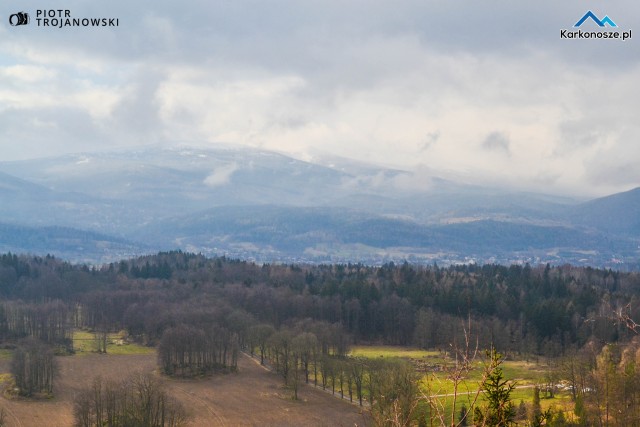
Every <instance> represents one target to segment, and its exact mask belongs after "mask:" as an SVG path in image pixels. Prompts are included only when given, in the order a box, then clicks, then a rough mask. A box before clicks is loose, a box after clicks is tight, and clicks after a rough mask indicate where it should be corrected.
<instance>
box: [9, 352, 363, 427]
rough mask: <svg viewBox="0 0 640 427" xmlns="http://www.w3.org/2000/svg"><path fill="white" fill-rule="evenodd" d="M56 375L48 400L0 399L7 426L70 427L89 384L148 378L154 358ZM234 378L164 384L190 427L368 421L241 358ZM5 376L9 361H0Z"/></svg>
mask: <svg viewBox="0 0 640 427" xmlns="http://www.w3.org/2000/svg"><path fill="white" fill-rule="evenodd" d="M58 362H59V366H60V375H59V377H58V380H57V381H56V383H55V389H54V392H55V397H54V398H53V399H51V400H38V401H31V400H25V399H7V398H6V397H5V396H2V397H0V407H1V408H4V410H5V413H6V416H5V418H6V421H7V425H8V426H20V427H43V426H44V427H49V426H50V427H54V426H65V427H66V426H72V425H73V399H74V396H75V395H76V394H77V393H79V392H80V390H81V389H82V388H84V387H87V386H88V385H89V384H90V383H91V381H92V379H93V378H94V377H95V376H97V375H100V376H102V377H103V378H105V379H119V378H122V377H124V376H126V375H127V374H128V373H130V372H136V371H142V372H153V371H154V370H155V369H156V357H155V355H153V354H151V355H122V356H121V355H118V356H115V355H106V356H104V355H98V354H91V355H86V356H73V357H71V356H69V357H60V358H58ZM239 370H240V372H239V373H237V374H226V375H215V376H212V377H210V378H208V379H203V380H177V379H165V383H166V384H167V388H168V390H169V392H170V393H171V394H172V395H173V396H174V397H176V398H177V399H179V400H180V401H181V402H182V403H183V404H184V406H185V408H187V410H188V412H189V414H190V416H191V418H190V424H189V425H191V426H207V427H208V426H248V425H256V426H258V425H259V426H354V425H358V426H363V425H369V424H370V421H369V417H368V416H367V415H366V411H365V414H363V413H362V411H361V410H360V408H359V407H357V406H355V405H351V404H349V403H347V402H343V401H340V399H337V398H334V397H332V396H331V395H329V394H327V393H325V392H323V391H322V390H318V389H315V388H313V387H309V386H301V387H300V389H299V391H298V397H299V400H298V401H294V400H292V399H291V391H290V390H287V389H285V388H283V386H282V380H281V379H280V377H279V376H277V375H276V374H274V373H271V372H269V371H266V370H265V369H264V368H263V367H261V366H260V365H259V364H257V363H256V362H255V361H254V360H253V359H250V358H249V357H247V356H244V355H243V356H242V357H241V358H240V360H239ZM0 372H9V360H0Z"/></svg>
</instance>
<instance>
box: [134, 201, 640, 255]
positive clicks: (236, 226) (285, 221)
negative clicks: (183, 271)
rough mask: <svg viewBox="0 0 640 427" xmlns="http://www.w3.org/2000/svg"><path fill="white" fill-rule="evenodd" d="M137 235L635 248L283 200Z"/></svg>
mask: <svg viewBox="0 0 640 427" xmlns="http://www.w3.org/2000/svg"><path fill="white" fill-rule="evenodd" d="M133 236H134V237H135V238H136V239H137V240H141V241H147V242H153V244H155V245H158V246H160V247H163V248H166V249H171V248H176V247H180V248H182V249H189V248H200V249H202V250H204V251H205V252H208V253H211V254H213V253H217V254H220V253H230V254H233V255H236V256H240V255H242V254H245V255H249V256H257V255H258V254H260V253H270V254H272V255H273V254H278V255H279V256H281V257H283V258H306V259H313V256H314V254H316V255H317V253H318V252H319V251H320V252H323V250H326V249H327V248H328V249H329V250H334V251H335V252H337V253H339V252H344V251H345V250H346V249H348V248H354V247H357V246H358V245H360V246H361V251H362V254H361V255H362V258H361V259H354V260H355V261H363V260H366V259H367V258H369V257H372V256H374V255H375V254H384V253H396V254H398V253H401V254H404V256H405V257H408V256H414V255H420V254H423V255H424V254H428V253H440V252H445V253H448V254H449V256H452V257H454V258H457V259H464V258H465V257H476V258H482V259H489V258H491V257H495V256H500V257H503V258H504V259H508V258H509V257H510V256H512V255H513V254H516V253H518V254H521V253H527V252H530V253H535V254H536V256H537V257H544V256H545V255H546V254H553V253H557V252H558V251H560V250H562V251H564V252H566V253H574V254H575V256H576V259H582V258H584V254H585V253H589V254H591V255H592V256H603V257H606V258H608V259H610V258H612V257H614V256H615V255H616V254H623V253H627V254H628V253H634V251H636V249H637V242H634V241H632V240H628V239H608V238H607V237H606V236H604V235H602V234H600V233H597V232H588V231H582V230H578V229H575V228H569V227H559V226H555V227H551V226H538V225H531V224H521V223H511V222H500V221H492V220H487V221H473V222H467V223H456V224H448V225H424V224H419V223H416V222H414V221H409V220H405V219H394V218H386V217H381V216H373V215H371V214H369V213H366V212H362V211H353V210H346V209H339V208H331V209H326V208H296V207H280V206H241V207H221V208H215V209H211V210H208V211H205V212H201V213H197V214H192V215H187V216H183V217H180V218H173V219H170V220H167V221H163V222H160V223H156V224H154V225H151V226H149V227H146V228H143V229H141V230H139V231H138V232H136V233H134V234H133ZM323 248H324V249H323ZM545 259H547V260H550V259H553V258H545Z"/></svg>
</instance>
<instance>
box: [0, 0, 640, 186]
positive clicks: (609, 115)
mask: <svg viewBox="0 0 640 427" xmlns="http://www.w3.org/2000/svg"><path fill="white" fill-rule="evenodd" d="M345 3H346V4H345ZM39 8H40V9H42V8H47V9H62V8H64V9H69V10H71V14H72V16H73V17H106V18H118V19H119V27H116V28H78V29H73V28H63V29H57V28H42V27H37V26H36V25H35V24H36V22H35V14H36V9H39ZM588 9H592V10H593V11H594V12H595V13H596V15H598V16H601V17H603V16H604V15H605V14H606V15H608V16H609V17H610V18H611V19H613V20H614V21H615V22H616V23H617V24H618V26H619V27H620V29H621V30H627V29H637V30H638V36H637V37H640V25H638V24H639V21H638V19H639V17H640V5H639V4H638V3H637V2H634V1H631V0H624V1H617V0H613V1H611V2H607V3H606V4H605V3H603V2H598V3H596V2H586V3H585V2H584V1H583V0H568V1H563V2H555V1H544V2H533V1H531V2H523V1H513V0H494V1H491V0H487V1H484V2H476V1H471V0H467V1H456V2H451V1H450V2H443V1H429V0H422V1H417V0H415V1H414V0H405V1H402V2H390V1H381V0H366V1H365V0H362V1H350V2H344V1H335V0H323V1H314V0H307V1H305V0H280V1H264V0H255V1H243V0H233V1H231V0H214V1H204V0H202V1H200V0H191V1H189V0H187V1H183V2H180V3H178V2H174V1H172V2H169V1H156V2H152V3H149V2H124V1H120V0H112V1H109V2H106V1H101V2H96V1H79V0H71V1H65V2H55V1H53V0H21V1H17V0H13V1H9V2H3V4H2V5H1V6H0V19H1V22H0V149H1V152H2V160H11V159H19V158H27V157H33V156H42V155H52V154H62V153H69V152H78V151H92V150H97V149H99V150H104V149H110V148H115V147H124V146H133V145H140V144H157V143H160V144H164V145H172V144H178V143H180V144H190V145H194V146H206V145H207V144H214V143H225V144H237V145H246V146H252V147H261V148H264V149H272V150H277V151H281V152H284V153H288V154H291V155H294V156H296V157H299V158H303V159H309V158H312V153H318V152H321V153H327V154H331V155H337V156H344V157H351V158H356V159H360V160H363V161H367V162H374V163H378V164H383V165H387V166H392V167H395V168H401V169H406V170H410V171H424V170H427V169H428V170H429V171H433V173H434V174H436V175H438V174H440V175H445V177H446V176H455V177H456V178H457V179H463V180H467V181H470V182H474V183H479V182H484V183H487V184H504V183H505V182H508V183H510V185H513V186H516V187H519V188H522V189H528V190H536V191H542V192H552V193H560V194H580V195H600V194H607V193H611V192H615V191H622V190H626V189H629V188H632V187H635V186H640V168H638V167H634V165H637V164H638V163H639V162H640V150H639V149H638V148H637V147H638V144H640V124H639V123H640V122H639V121H638V113H639V111H638V108H639V107H638V101H637V100H638V99H640V77H639V76H640V55H639V53H640V51H639V49H638V43H639V40H637V39H636V38H634V39H632V40H630V41H627V42H624V43H623V42H618V41H606V40H560V29H561V28H568V29H571V27H572V25H573V24H574V23H575V22H576V21H577V20H578V19H580V17H581V16H582V15H583V14H584V13H585V12H586V11H587V10H588ZM22 10H24V11H25V12H28V13H30V15H31V18H32V21H31V24H30V25H28V26H23V27H11V26H9V24H8V15H10V14H12V13H15V12H18V11H22ZM585 25H587V26H588V25H589V24H585ZM586 29H590V30H593V29H595V26H588V28H586ZM634 35H635V34H634ZM214 175H215V173H214ZM415 175H416V176H421V178H420V179H423V177H422V172H417V173H416V174H415ZM216 182H217V181H216ZM407 185H408V186H410V184H409V183H408V184H407Z"/></svg>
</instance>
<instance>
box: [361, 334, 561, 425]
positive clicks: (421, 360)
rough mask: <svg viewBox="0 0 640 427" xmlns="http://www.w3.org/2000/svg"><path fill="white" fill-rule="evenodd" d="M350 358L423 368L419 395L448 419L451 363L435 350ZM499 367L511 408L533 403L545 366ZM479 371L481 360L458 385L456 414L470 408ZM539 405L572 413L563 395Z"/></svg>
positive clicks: (377, 351) (390, 350)
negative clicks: (391, 360)
mask: <svg viewBox="0 0 640 427" xmlns="http://www.w3.org/2000/svg"><path fill="white" fill-rule="evenodd" d="M350 355H351V356H358V357H366V358H370V359H376V358H400V359H405V360H408V361H411V362H412V363H413V364H414V365H416V366H417V367H418V370H419V371H420V370H422V369H426V370H427V372H426V373H421V374H420V375H421V378H420V379H419V385H420V390H421V392H422V393H423V394H424V396H435V397H436V399H437V400H438V404H439V405H442V407H443V408H444V412H445V414H446V415H447V417H449V416H450V414H451V411H452V406H453V397H452V396H451V394H452V393H453V392H454V384H453V382H452V381H451V379H450V377H449V374H448V369H450V368H451V367H452V366H453V364H454V361H453V360H452V359H451V358H450V357H447V356H446V355H445V354H443V353H441V352H438V351H430V350H422V349H416V348H407V347H395V346H356V347H354V348H353V349H352V350H351V353H350ZM481 356H484V354H482V355H481ZM479 359H481V358H479ZM500 366H501V368H502V372H503V376H504V378H505V379H508V380H510V381H512V382H513V383H515V385H516V389H515V390H513V391H512V393H511V399H512V401H513V403H514V405H516V407H517V406H518V405H519V404H520V401H523V402H524V403H525V404H529V405H530V404H531V403H532V401H533V388H534V386H535V385H536V384H542V383H544V378H545V375H546V373H547V371H548V367H547V366H546V365H542V364H538V363H533V362H527V361H523V360H504V361H503V362H502V364H501V365H500ZM483 372H484V364H483V361H482V360H478V361H477V362H476V363H475V364H474V368H473V369H472V370H471V371H470V372H469V374H468V376H467V378H466V379H465V380H464V381H462V382H461V383H460V384H459V385H458V390H457V393H458V397H457V404H456V411H459V410H460V408H461V406H462V405H463V404H464V405H465V406H467V407H469V406H470V402H471V401H472V400H473V398H474V396H475V395H476V394H477V390H478V389H479V387H480V383H481V381H482V376H483ZM541 397H542V396H541ZM478 402H480V404H482V403H483V402H484V397H483V396H482V394H480V395H479V396H478ZM540 403H541V406H542V409H543V410H545V409H547V408H554V410H558V409H561V410H563V411H565V413H566V414H567V415H569V414H570V413H571V412H572V411H573V402H572V401H571V399H570V396H569V395H568V394H567V393H556V395H555V397H554V398H553V399H544V398H542V399H541V402H540ZM422 409H423V410H425V409H424V408H422Z"/></svg>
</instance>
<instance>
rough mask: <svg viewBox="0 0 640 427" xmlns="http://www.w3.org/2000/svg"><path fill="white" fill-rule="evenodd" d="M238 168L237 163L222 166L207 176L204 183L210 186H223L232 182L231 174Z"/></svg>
mask: <svg viewBox="0 0 640 427" xmlns="http://www.w3.org/2000/svg"><path fill="white" fill-rule="evenodd" d="M237 170H238V165H237V164H236V163H231V164H228V165H224V166H220V167H218V168H216V169H215V170H214V171H213V172H211V174H210V175H209V176H208V177H206V178H205V180H204V183H205V185H208V186H209V187H221V186H223V185H226V184H228V183H230V182H231V176H232V175H233V174H234V172H235V171H237Z"/></svg>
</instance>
